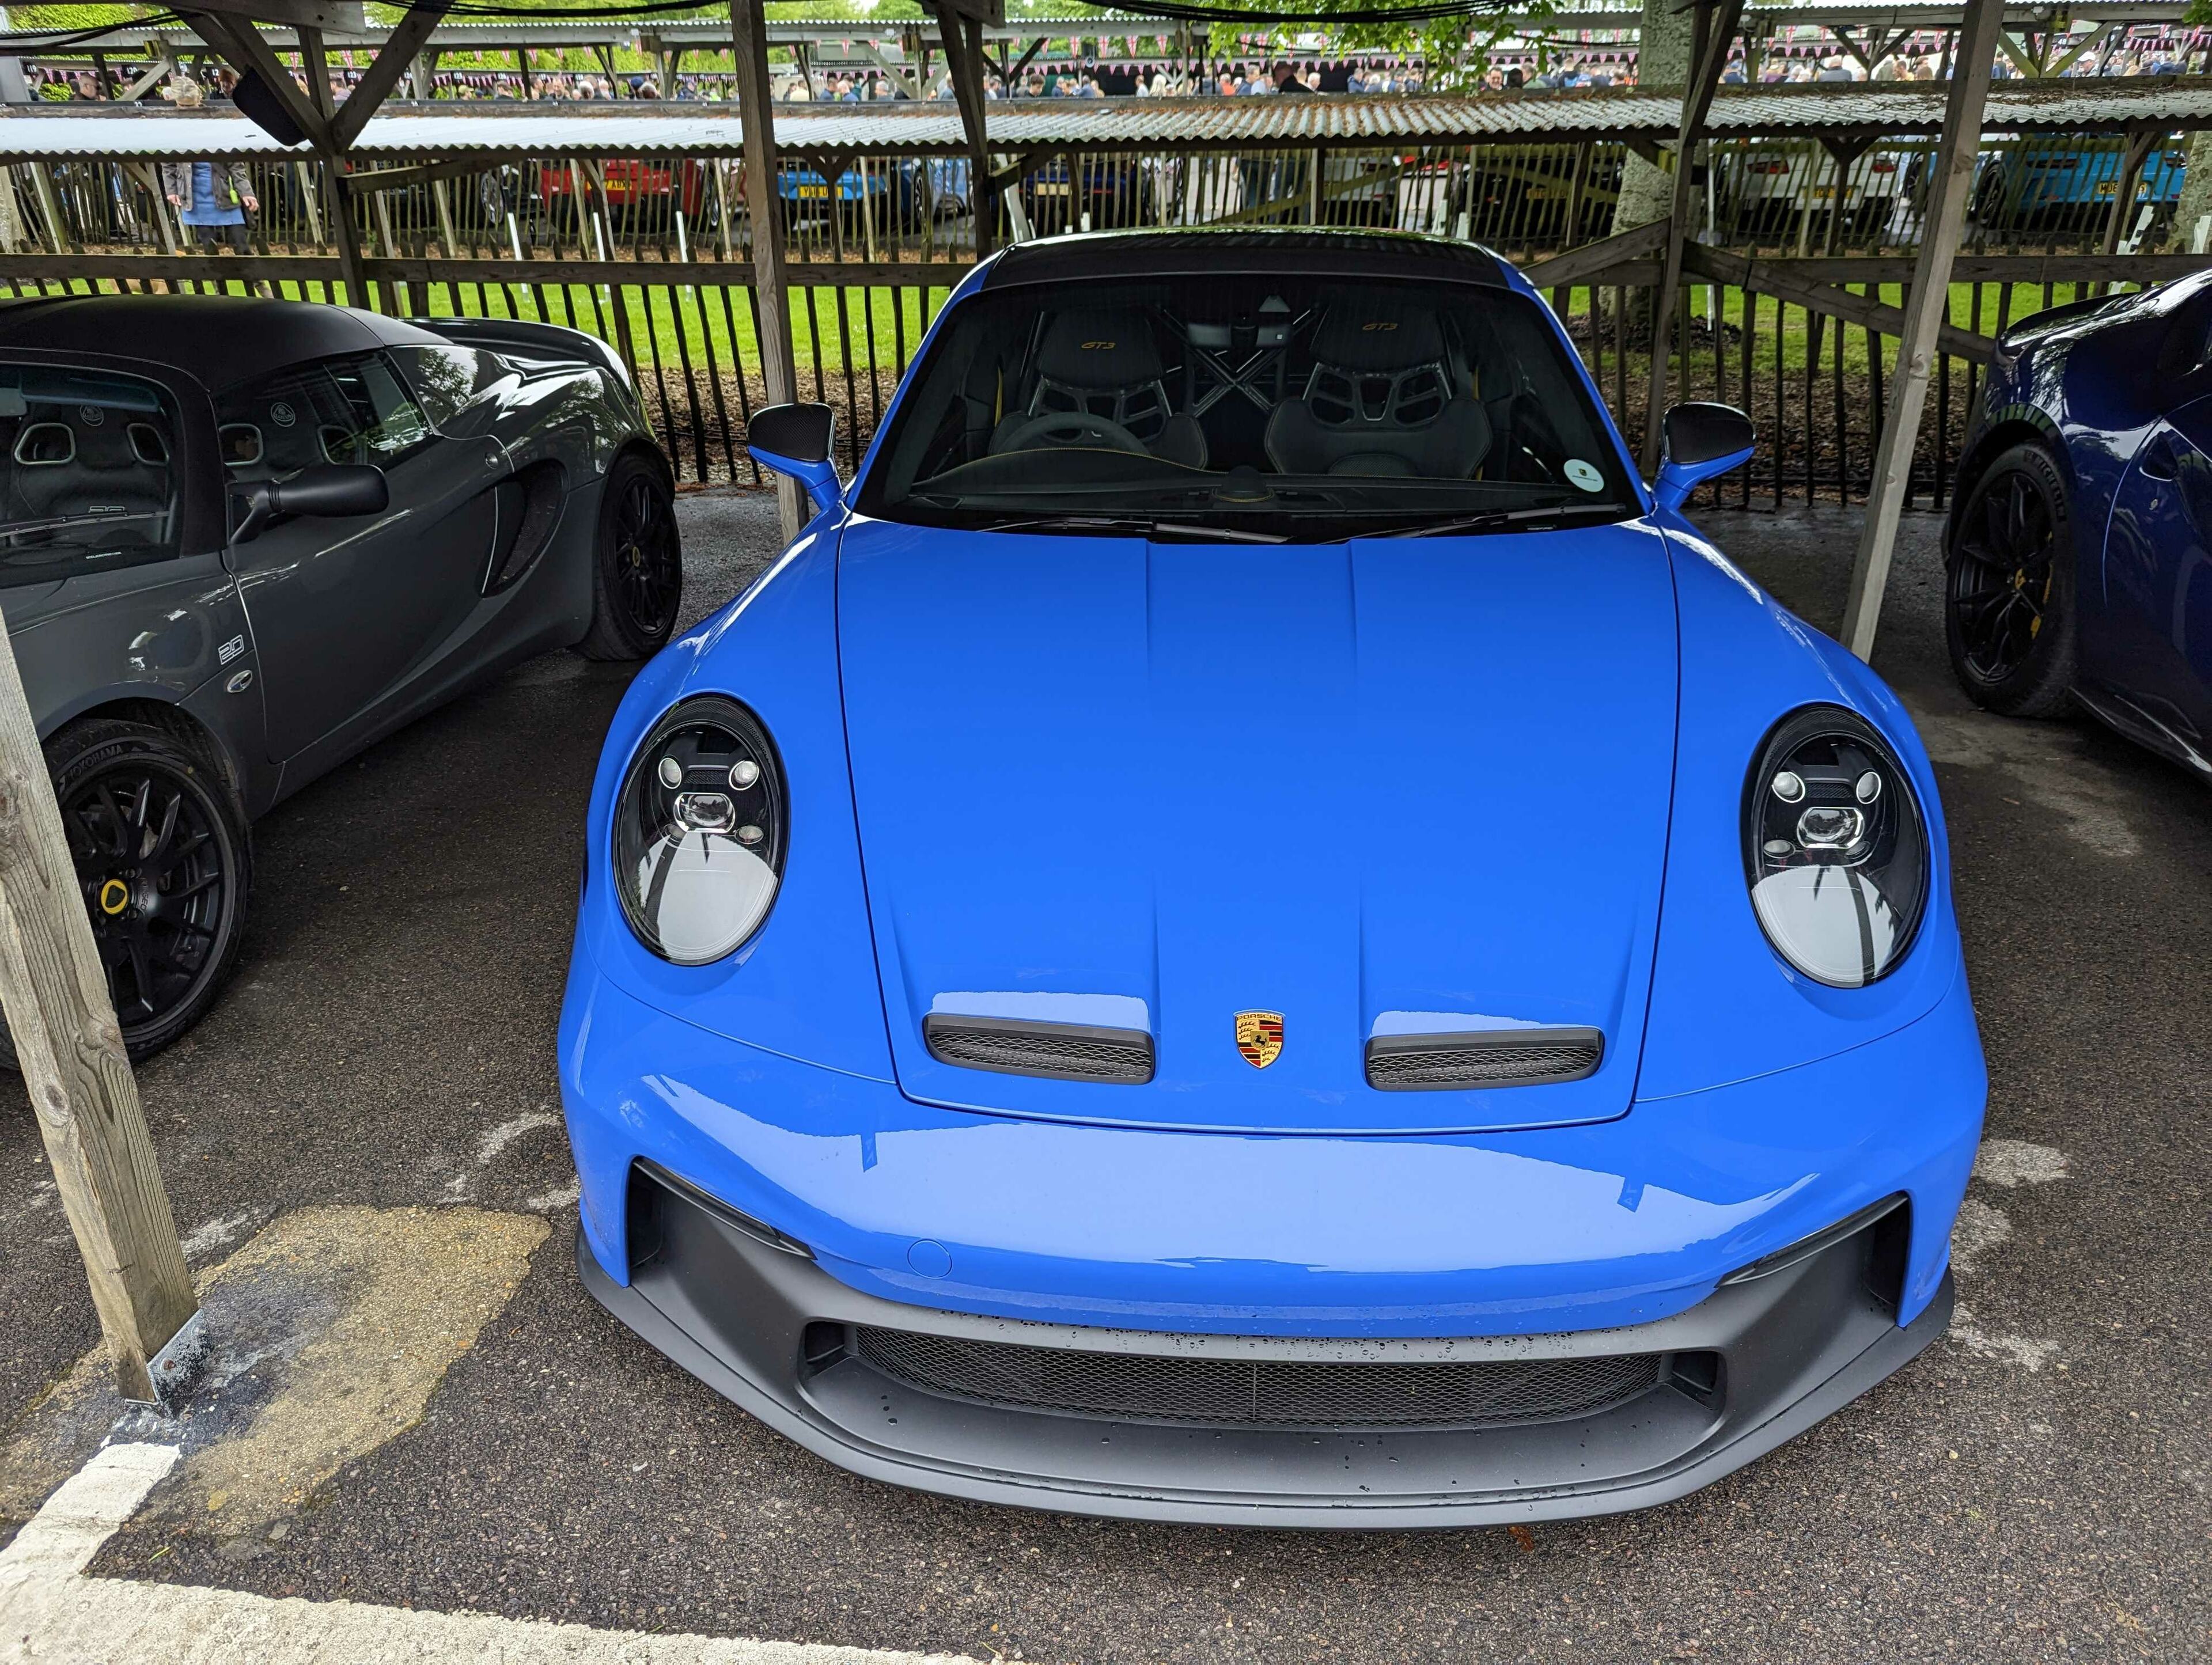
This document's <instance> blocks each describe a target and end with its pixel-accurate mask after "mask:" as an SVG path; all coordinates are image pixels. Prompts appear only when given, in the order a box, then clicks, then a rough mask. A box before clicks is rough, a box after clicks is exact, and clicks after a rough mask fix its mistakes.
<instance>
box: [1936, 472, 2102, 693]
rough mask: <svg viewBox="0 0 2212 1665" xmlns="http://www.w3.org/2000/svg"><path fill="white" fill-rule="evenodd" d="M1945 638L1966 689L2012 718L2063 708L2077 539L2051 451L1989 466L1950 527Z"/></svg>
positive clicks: (2070, 663) (2069, 674) (2069, 670)
mask: <svg viewBox="0 0 2212 1665" xmlns="http://www.w3.org/2000/svg"><path fill="white" fill-rule="evenodd" d="M1947 566H1948V572H1947V574H1946V581H1945V586H1944V587H1945V593H1944V608H1943V613H1944V633H1945V635H1946V637H1947V638H1948V642H1949V645H1950V650H1951V664H1952V668H1953V669H1954V671H1956V672H1957V674H1958V678H1959V682H1960V686H1961V687H1963V688H1964V689H1965V690H1966V692H1967V693H1968V694H1969V695H1970V696H1972V697H1973V699H1974V700H1976V701H1977V702H1979V703H1980V704H1982V705H1984V706H1987V707H1988V708H1990V709H1991V710H1993V711H1999V712H2003V713H2005V714H2008V715H2014V716H2043V715H2046V714H2049V713H2051V712H2052V711H2055V710H2056V709H2057V708H2058V707H2059V706H2061V705H2062V704H2063V703H2064V702H2065V699H2066V694H2067V690H2068V688H2069V685H2070V684H2071V682H2072V680H2073V671H2074V629H2073V624H2074V608H2073V602H2074V596H2073V584H2074V538H2073V526H2072V522H2071V519H2070V516H2069V513H2068V503H2067V496H2066V483H2065V480H2064V478H2063V476H2061V475H2060V473H2059V471H2058V468H2057V464H2056V463H2054V462H2053V461H2052V459H2051V455H2050V453H2048V452H2046V451H2045V450H2044V449H2043V447H2040V446H2037V445H2018V446H2015V447H2012V449H2010V450H2009V451H2007V452H2006V453H2004V454H2003V455H2002V456H2001V457H1999V458H1998V459H1996V461H1995V462H1994V463H1992V464H1991V465H1990V467H1989V469H1988V471H1986V472H1985V473H1984V474H1983V476H1982V477H1981V479H1980V480H1979V482H1978V483H1977V484H1976V485H1975V486H1974V488H1973V490H1972V494H1971V495H1969V496H1968V498H1967V500H1966V503H1965V505H1964V506H1963V507H1961V508H1960V513H1959V518H1958V520H1957V521H1956V522H1955V523H1954V526H1953V528H1952V537H1951V547H1950V551H1949V560H1948V563H1947Z"/></svg>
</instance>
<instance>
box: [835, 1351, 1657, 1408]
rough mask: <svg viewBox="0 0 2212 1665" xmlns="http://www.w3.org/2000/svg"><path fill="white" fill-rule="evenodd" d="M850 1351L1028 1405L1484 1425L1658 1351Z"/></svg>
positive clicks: (1562, 1396)
mask: <svg viewBox="0 0 2212 1665" xmlns="http://www.w3.org/2000/svg"><path fill="white" fill-rule="evenodd" d="M855 1335H856V1337H857V1339H858V1343H859V1351H860V1358H862V1359H863V1360H864V1361H865V1362H866V1363H867V1364H870V1365H872V1366H873V1367H874V1368H875V1369H876V1370H879V1371H881V1372H882V1373H883V1374H884V1375H885V1376H891V1377H893V1378H895V1379H896V1380H897V1381H900V1382H906V1383H908V1384H909V1385H910V1386H913V1387H915V1388H920V1389H924V1390H925V1391H927V1392H929V1393H933V1394H943V1395H949V1396H951V1397H953V1398H956V1399H975V1400H981V1401H985V1402H987V1403H988V1404H993V1405H1006V1406H1013V1407H1019V1408H1021V1409H1024V1410H1035V1411H1060V1412H1068V1413H1075V1414H1078V1415H1085V1416H1103V1417H1118V1418H1126V1419H1132V1420H1136V1421H1149V1422H1196V1423H1206V1424H1208V1425H1213V1426H1216V1427H1262V1428H1265V1427H1275V1428H1284V1427H1288V1428H1484V1427H1492V1426H1497V1425H1503V1424H1507V1423H1520V1422H1549V1421H1553V1420H1556V1419H1559V1418H1563V1417H1578V1416H1589V1415H1594V1414H1595V1413H1597V1412H1600V1411H1603V1410H1607V1409H1610V1408H1611V1407H1613V1406H1616V1405H1620V1404H1624V1403H1626V1401H1629V1400H1632V1399H1634V1398H1636V1397H1637V1396H1638V1395H1641V1394H1644V1393H1648V1392H1650V1390H1651V1389H1653V1388H1655V1387H1656V1386H1657V1385H1658V1382H1659V1375H1660V1355H1659V1354H1657V1353H1619V1354H1613V1355H1611V1356H1609V1357H1604V1358H1515V1359H1498V1360H1489V1359H1483V1360H1474V1359H1468V1360H1461V1361H1451V1362H1446V1363H1441V1364H1368V1363H1348V1364H1335V1363H1331V1362H1326V1361H1321V1360H1312V1359H1287V1358H1188V1357H1184V1356H1180V1355H1178V1356H1175V1357H1170V1358H1158V1357H1149V1356H1146V1355H1144V1354H1139V1353H1110V1352H1078V1351H1075V1350H1073V1349H1070V1348H1063V1347H1032V1346H1022V1345H1020V1344H1018V1343H1013V1342H1006V1341H976V1340H968V1339H966V1338H963V1337H959V1336H946V1335H921V1334H915V1333H913V1332H911V1331H908V1330H886V1329H871V1328H866V1327H865V1326H863V1327H862V1328H860V1329H858V1330H857V1331H856V1332H855Z"/></svg>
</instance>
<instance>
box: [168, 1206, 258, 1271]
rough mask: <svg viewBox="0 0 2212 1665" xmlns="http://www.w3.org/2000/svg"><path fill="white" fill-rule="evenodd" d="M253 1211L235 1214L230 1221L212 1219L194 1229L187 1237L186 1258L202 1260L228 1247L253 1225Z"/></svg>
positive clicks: (185, 1244) (185, 1245) (185, 1242)
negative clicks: (217, 1250)
mask: <svg viewBox="0 0 2212 1665" xmlns="http://www.w3.org/2000/svg"><path fill="white" fill-rule="evenodd" d="M253 1218H254V1216H253V1211H252V1209H248V1210H246V1212H245V1213H243V1214H233V1215H231V1216H230V1217H229V1218H228V1219H212V1220H210V1221H208V1222H207V1223H206V1224H204V1225H200V1226H196V1227H194V1228H193V1229H192V1231H190V1232H189V1233H187V1234H186V1236H185V1241H184V1250H185V1259H186V1260H188V1261H197V1260H200V1259H203V1258H204V1257H205V1256H207V1255H212V1254H214V1253H215V1251H216V1249H223V1248H227V1247H228V1246H229V1244H230V1243H231V1242H232V1241H233V1240H234V1239H235V1238H236V1237H237V1236H238V1234H239V1233H240V1232H241V1231H245V1230H246V1227H247V1226H249V1225H251V1224H253Z"/></svg>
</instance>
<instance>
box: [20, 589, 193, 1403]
mask: <svg viewBox="0 0 2212 1665" xmlns="http://www.w3.org/2000/svg"><path fill="white" fill-rule="evenodd" d="M0 1009H4V1010H5V1012H6V1013H7V1018H8V1034H9V1039H11V1040H12V1041H13V1042H15V1058H16V1061H17V1062H18V1063H19V1064H20V1065H21V1067H22V1071H23V1085H24V1086H25V1087H26V1089H27V1090H28V1092H29V1095H30V1099H31V1105H32V1108H33V1110H34V1111H35V1112H36V1113H37V1115H38V1118H39V1132H40V1135H41V1136H42V1137H43V1138H44V1139H45V1140H46V1157H47V1159H48V1160H49V1161H50V1162H52V1164H53V1170H54V1188H55V1189H56V1190H57V1191H58V1192H59V1193H60V1194H61V1200H62V1207H63V1210H64V1212H66V1213H67V1214H68V1216H69V1223H70V1231H73V1232H75V1233H76V1243H77V1249H78V1251H79V1252H80V1253H81V1254H82V1255H83V1257H84V1269H85V1275H86V1277H87V1278H88V1280H89V1281H90V1283H91V1285H92V1303H93V1305H94V1307H95V1308H96V1309H97V1310H98V1311H99V1313H100V1330H101V1333H102V1334H104V1335H105V1336H106V1340H107V1352H108V1358H110V1360H111V1361H112V1363H113V1364H114V1366H115V1380H116V1386H117V1387H118V1389H120V1390H121V1392H122V1395H123V1397H124V1398H125V1399H127V1400H132V1401H137V1402H138V1403H140V1404H165V1403H173V1402H174V1401H175V1399H176V1398H177V1397H178V1396H179V1395H181V1394H182V1393H183V1391H184V1390H185V1389H186V1388H188V1387H189V1386H190V1385H191V1376H192V1375H193V1373H194V1372H195V1370H197V1365H198V1364H199V1361H200V1358H202V1357H203V1356H204V1352H205V1351H206V1330H205V1327H204V1325H203V1323H202V1322H201V1320H200V1313H199V1301H198V1298H197V1297H196V1296H195V1295H194V1294H193V1293H192V1280H191V1273H189V1272H187V1271H186V1270H185V1253H184V1250H183V1249H182V1248H180V1247H179V1244H178V1242H177V1225H176V1221H175V1219H174V1218H173V1216H172V1215H171V1213H170V1212H169V1199H168V1194H167V1192H165V1191H164V1190H163V1189H162V1188H161V1170H160V1169H159V1168H158V1167H156V1166H155V1161H154V1142H153V1139H151V1138H150V1137H149V1135H148V1133H147V1131H146V1118H145V1116H144V1115H143V1113H142V1111H141V1110H140V1109H139V1105H138V1085H137V1082H136V1081H135V1080H134V1079H132V1077H131V1063H130V1060H129V1059H128V1057H127V1056H126V1055H125V1053H124V1050H123V1030H122V1027H121V1025H119V1024H118V1023H117V1022H116V1020H115V1008H114V1006H113V1005H112V1003H111V1002H110V1000H109V999H108V994H107V978H106V973H105V972H104V971H103V970H102V969H101V966H100V951H99V950H98V949H97V948H95V947H94V945H93V940H92V925H91V921H89V920H88V919H87V918H86V917H85V903H84V897H83V896H82V895H81V894H80V893H79V892H78V890H77V884H76V868H75V866H74V865H73V864H72V863H71V862H70V853H69V845H68V842H67V841H66V838H65V836H64V833H63V830H62V817H61V808H60V806H59V805H58V804H57V803H56V802H55V801H54V789H53V783H52V780H51V779H50V778H49V777H48V775H47V774H46V758H45V757H44V756H42V755H41V753H40V750H39V733H38V729H37V727H36V726H34V725H33V722H32V720H31V709H30V706H29V704H28V703H27V702H26V700H25V699H24V697H23V679H22V677H21V673H20V672H19V671H17V669H16V667H15V649H14V647H12V646H11V645H10V644H9V641H8V640H7V633H6V632H5V630H0Z"/></svg>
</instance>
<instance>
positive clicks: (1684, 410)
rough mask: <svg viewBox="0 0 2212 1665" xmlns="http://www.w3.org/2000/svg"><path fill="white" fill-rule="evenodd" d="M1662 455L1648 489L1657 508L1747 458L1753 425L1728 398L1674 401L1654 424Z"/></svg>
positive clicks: (1755, 434)
mask: <svg viewBox="0 0 2212 1665" xmlns="http://www.w3.org/2000/svg"><path fill="white" fill-rule="evenodd" d="M1659 431H1660V435H1661V437H1662V439H1663V440H1664V441H1665V442H1666V459H1665V460H1664V461H1663V462H1662V463H1661V464H1660V465H1659V477H1658V479H1657V480H1656V481H1655V482H1654V483H1653V484H1652V488H1651V495H1653V496H1654V497H1656V498H1657V499H1658V500H1659V507H1661V508H1662V509H1678V508H1680V507H1682V505H1683V504H1684V503H1686V502H1687V501H1689V499H1690V494H1691V493H1692V491H1694V490H1696V489H1697V488H1698V487H1699V485H1701V484H1702V483H1705V481H1707V480H1710V479H1711V478H1712V477H1714V476H1715V475H1717V474H1725V473H1727V472H1728V471H1729V470H1730V469H1732V468H1736V467H1740V466H1741V465H1743V464H1745V463H1747V462H1749V461H1750V460H1751V453H1752V451H1753V447H1754V446H1755V445H1756V444H1757V442H1758V440H1759V430H1758V429H1757V428H1753V426H1752V425H1751V418H1750V417H1748V416H1745V415H1744V414H1743V412H1742V411H1741V410H1737V409H1736V408H1735V406H1734V405H1732V404H1678V405H1675V406H1674V408H1673V409H1672V410H1668V412H1667V417H1666V421H1665V422H1664V423H1663V424H1662V426H1661V428H1660V430H1659Z"/></svg>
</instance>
